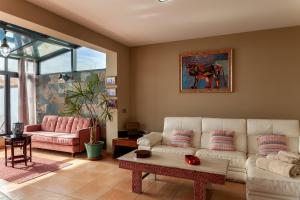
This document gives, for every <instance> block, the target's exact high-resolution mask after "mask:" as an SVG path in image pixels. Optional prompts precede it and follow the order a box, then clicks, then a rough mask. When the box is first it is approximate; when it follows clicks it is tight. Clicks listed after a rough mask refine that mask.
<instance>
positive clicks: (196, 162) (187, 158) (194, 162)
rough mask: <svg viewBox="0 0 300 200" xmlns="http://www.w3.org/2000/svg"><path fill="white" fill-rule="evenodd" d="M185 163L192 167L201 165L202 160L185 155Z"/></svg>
mask: <svg viewBox="0 0 300 200" xmlns="http://www.w3.org/2000/svg"><path fill="white" fill-rule="evenodd" d="M185 161H186V162H187V163H188V164H190V165H200V159H199V158H198V157H197V156H194V155H185Z"/></svg>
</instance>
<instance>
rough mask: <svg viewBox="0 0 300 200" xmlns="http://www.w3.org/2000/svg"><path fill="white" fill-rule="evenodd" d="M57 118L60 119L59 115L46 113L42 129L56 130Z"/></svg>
mask: <svg viewBox="0 0 300 200" xmlns="http://www.w3.org/2000/svg"><path fill="white" fill-rule="evenodd" d="M57 119H58V116H57V115H45V116H44V118H43V121H42V124H41V130H42V131H49V132H54V131H55V127H56V123H57Z"/></svg>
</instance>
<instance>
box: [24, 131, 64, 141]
mask: <svg viewBox="0 0 300 200" xmlns="http://www.w3.org/2000/svg"><path fill="white" fill-rule="evenodd" d="M29 134H31V135H32V137H31V139H32V141H38V142H47V143H52V142H53V138H54V137H57V136H58V135H64V134H65V133H56V132H47V131H35V132H30V133H29Z"/></svg>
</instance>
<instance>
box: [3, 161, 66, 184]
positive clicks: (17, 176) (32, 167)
mask: <svg viewBox="0 0 300 200" xmlns="http://www.w3.org/2000/svg"><path fill="white" fill-rule="evenodd" d="M70 165H71V164H70V163H66V162H62V161H54V160H49V159H45V158H38V157H33V158H32V162H28V163H27V166H25V164H24V163H17V164H15V167H14V168H12V167H11V164H10V163H8V165H7V167H6V166H5V160H4V158H1V159H0V179H4V180H6V181H8V182H13V183H24V182H26V181H29V180H32V179H34V178H37V177H40V176H43V175H46V174H49V173H51V172H54V171H57V170H59V169H62V168H64V167H67V166H70Z"/></svg>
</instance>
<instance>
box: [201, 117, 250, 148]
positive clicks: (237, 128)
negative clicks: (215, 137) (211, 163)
mask: <svg viewBox="0 0 300 200" xmlns="http://www.w3.org/2000/svg"><path fill="white" fill-rule="evenodd" d="M215 130H224V131H234V146H235V149H236V150H237V151H241V152H247V134H246V130H247V129H246V120H245V119H225V118H202V136H201V148H204V149H209V148H210V141H211V132H212V131H215Z"/></svg>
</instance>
